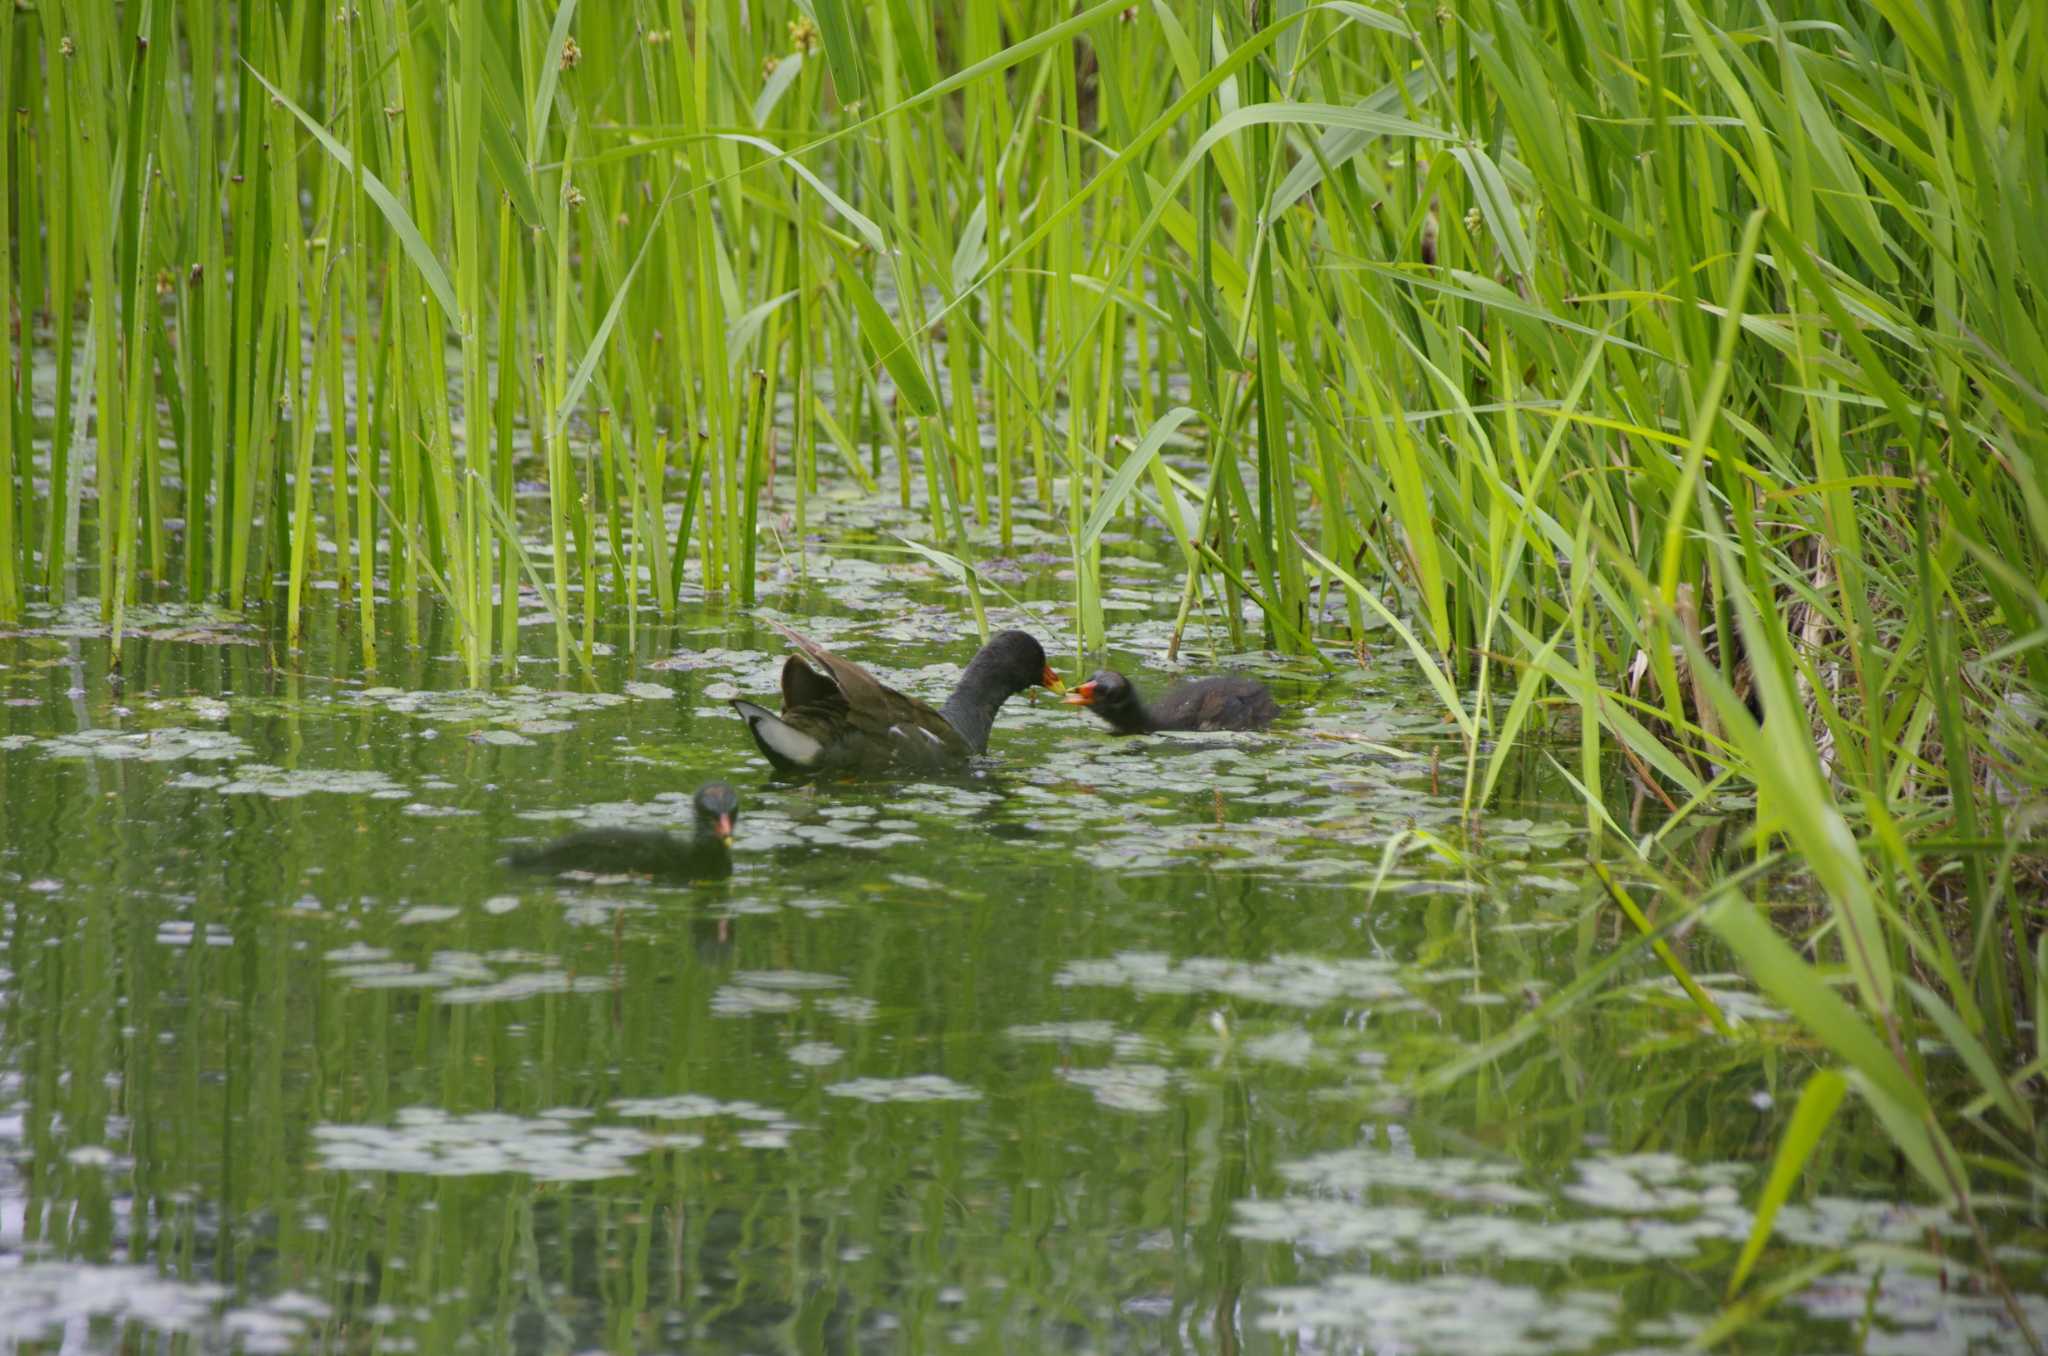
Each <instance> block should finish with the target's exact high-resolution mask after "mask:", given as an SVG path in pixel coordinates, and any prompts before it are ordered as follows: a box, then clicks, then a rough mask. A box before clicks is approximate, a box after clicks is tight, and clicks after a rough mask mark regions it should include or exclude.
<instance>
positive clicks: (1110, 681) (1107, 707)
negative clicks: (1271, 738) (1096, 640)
mask: <svg viewBox="0 0 2048 1356" xmlns="http://www.w3.org/2000/svg"><path fill="white" fill-rule="evenodd" d="M1067 703H1068V704H1069V705H1071V706H1085V707H1087V708H1088V709H1089V710H1090V711H1093V712H1094V713H1095V714H1096V715H1098V716H1100V717H1101V718H1102V719H1103V720H1104V721H1106V722H1107V723H1108V724H1109V727H1110V729H1111V731H1113V732H1114V733H1116V734H1120V735H1135V734H1154V733H1157V732H1158V731H1161V730H1263V729H1265V728H1266V727H1267V726H1268V725H1271V724H1272V723H1273V721H1274V719H1275V718H1276V717H1277V716H1278V715H1279V714H1280V704H1279V703H1278V702H1276V701H1274V700H1273V694H1272V693H1271V692H1269V691H1267V690H1266V685H1265V684H1264V683H1260V682H1254V681H1253V680H1252V679H1250V678H1196V679H1193V680H1192V681H1189V682H1185V683H1181V684H1178V685H1177V686H1175V687H1173V688H1170V689H1169V690H1168V691H1167V693H1166V695H1165V696H1164V697H1161V698H1160V699H1159V700H1158V701H1156V702H1149V703H1148V702H1147V701H1146V700H1145V699H1144V698H1143V697H1141V696H1139V695H1138V689H1137V688H1135V687H1133V686H1131V680H1130V679H1128V678H1126V677H1124V676H1123V675H1122V674H1121V673H1118V672H1117V671H1116V670H1115V669H1104V670H1102V671H1101V672H1100V673H1098V674H1096V675H1095V676H1094V677H1093V678H1090V679H1089V680H1088V681H1087V682H1085V683H1082V684H1081V685H1080V686H1079V687H1076V688H1075V689H1074V690H1073V691H1072V692H1069V693H1068V694H1067Z"/></svg>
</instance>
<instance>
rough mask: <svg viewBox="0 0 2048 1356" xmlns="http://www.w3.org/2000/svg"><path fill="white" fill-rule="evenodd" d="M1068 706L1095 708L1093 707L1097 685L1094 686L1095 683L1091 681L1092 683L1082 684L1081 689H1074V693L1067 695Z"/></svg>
mask: <svg viewBox="0 0 2048 1356" xmlns="http://www.w3.org/2000/svg"><path fill="white" fill-rule="evenodd" d="M1067 705H1069V706H1093V705H1095V684H1094V683H1093V682H1092V681H1091V682H1086V683H1082V684H1081V685H1080V686H1079V687H1076V688H1075V689H1074V690H1073V691H1072V692H1069V693H1068V694H1067Z"/></svg>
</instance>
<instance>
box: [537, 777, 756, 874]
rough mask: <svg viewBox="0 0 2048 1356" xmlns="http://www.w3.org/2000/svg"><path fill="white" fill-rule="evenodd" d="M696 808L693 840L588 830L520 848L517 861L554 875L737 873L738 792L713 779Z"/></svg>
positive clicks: (699, 796)
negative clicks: (734, 849)
mask: <svg viewBox="0 0 2048 1356" xmlns="http://www.w3.org/2000/svg"><path fill="white" fill-rule="evenodd" d="M691 806H692V808H693V809H694V810H695V811H696V822H695V824H694V825H693V826H692V829H691V833H690V836H689V837H688V838H683V837H680V836H678V835H676V834H672V833H663V832H662V831H661V830H659V829H626V828H602V829H583V830H580V831H578V832H576V833H572V834H567V835H565V836H563V837H561V838H557V839H555V840H554V841H553V842H551V843H547V844H545V845H543V846H541V847H537V848H527V849H523V850H521V851H518V852H515V853H513V854H512V858H511V864H512V865H513V866H515V867H518V868H519V869H520V870H523V871H539V872H545V873H547V874H549V875H557V874H560V873H561V872H564V871H584V872H588V873H590V874H591V875H598V876H618V875H631V876H654V877H658V878H660V879H664V880H709V879H713V878H715V877H719V876H726V875H730V874H732V830H733V823H734V821H735V820H737V819H738V818H739V813H740V798H739V795H738V793H737V792H735V791H734V790H733V789H732V788H731V787H730V786H727V785H726V784H725V783H724V782H712V783H710V784H709V785H707V786H704V787H702V788H700V789H699V790H698V792H697V794H696V796H695V797H694V798H693V799H692V801H691Z"/></svg>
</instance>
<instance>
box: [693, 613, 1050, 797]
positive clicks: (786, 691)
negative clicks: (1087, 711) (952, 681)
mask: <svg viewBox="0 0 2048 1356" xmlns="http://www.w3.org/2000/svg"><path fill="white" fill-rule="evenodd" d="M768 624H769V625H770V626H773V627H774V628H775V629H776V630H777V631H780V632H781V633H782V634H783V635H785V636H787V637H788V638H789V642H790V644H792V645H794V646H795V647H796V648H797V651H798V653H796V654H793V655H791V656H790V657H789V658H788V660H786V661H785V662H784V663H783V665H782V712H781V714H780V715H778V714H776V713H775V712H773V711H770V710H769V709H768V708H766V707H765V706H759V705H757V704H755V703H753V702H750V701H742V700H739V699H737V698H735V699H734V701H733V704H732V709H733V710H735V711H737V712H739V713H740V716H741V717H742V718H743V719H744V720H745V721H746V722H747V729H748V730H749V731H750V732H752V734H753V736H754V742H755V743H756V744H758V745H760V746H761V752H762V753H764V754H766V755H768V761H769V762H771V763H773V764H774V765H775V767H776V768H777V769H778V770H779V771H782V772H787V773H813V772H875V773H880V772H891V771H909V772H931V771H936V770H940V769H944V768H952V767H958V766H960V765H961V764H964V763H965V762H966V761H967V760H968V759H969V758H971V757H974V756H975V755H976V754H981V753H986V752H988V735H989V729H990V727H992V726H993V725H994V724H995V719H996V711H997V710H998V709H999V708H1000V707H1001V706H1002V704H1003V703H1004V702H1006V701H1008V700H1009V699H1010V698H1011V697H1014V696H1016V695H1017V694H1018V693H1019V692H1022V691H1023V690H1024V689H1025V688H1027V687H1039V686H1044V687H1049V688H1051V689H1053V690H1054V691H1055V692H1060V691H1064V690H1065V687H1064V685H1063V684H1062V683H1061V682H1060V679H1059V675H1058V674H1056V673H1054V672H1053V671H1052V669H1051V668H1050V667H1049V666H1048V665H1047V664H1046V662H1045V647H1043V646H1042V645H1040V644H1039V643H1038V642H1037V641H1036V640H1034V639H1032V638H1031V637H1030V636H1029V635H1027V634H1025V633H1024V632H1022V631H1000V632H998V633H997V634H996V635H995V636H994V637H993V638H991V639H990V641H989V643H988V644H986V645H984V646H982V647H981V650H980V651H979V652H978V653H977V654H976V655H975V656H974V658H973V659H971V660H969V661H968V664H967V671H966V672H965V673H962V674H961V675H960V682H959V685H958V686H956V687H955V688H954V689H953V695H952V696H951V697H948V698H947V699H946V704H945V705H944V706H942V707H940V708H939V709H938V710H936V711H934V710H932V708H931V707H929V706H926V705H925V704H924V703H923V702H921V701H918V700H917V699H916V698H914V697H906V696H905V695H903V694H902V693H901V692H898V691H897V690H896V689H894V688H892V687H885V686H883V685H882V683H881V682H880V681H878V680H877V679H876V678H875V676H874V675H873V674H872V673H869V672H868V671H867V670H866V669H864V668H862V667H861V666H860V665H858V664H856V663H854V662H853V661H852V660H850V659H841V658H840V657H839V656H838V655H836V654H833V653H832V652H831V651H830V650H827V649H826V648H825V647H824V646H822V645H820V644H818V643H817V642H815V641H812V640H807V639H805V638H804V637H803V636H800V635H798V634H797V633H796V632H795V631H792V630H790V629H789V628H788V627H787V626H783V625H782V624H780V623H779V622H774V621H770V622H769V623H768Z"/></svg>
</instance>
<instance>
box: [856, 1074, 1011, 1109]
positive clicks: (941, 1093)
mask: <svg viewBox="0 0 2048 1356" xmlns="http://www.w3.org/2000/svg"><path fill="white" fill-rule="evenodd" d="M825 1091H827V1092H829V1093H831V1094H832V1095H833V1096H834V1097H851V1098H854V1099H855V1100H856V1101H862V1102H975V1101H979V1100H981V1094H980V1093H978V1092H976V1091H975V1090H974V1089H973V1088H970V1087H968V1086H966V1085H965V1084H962V1083H955V1082H954V1081H953V1080H952V1079H950V1078H947V1077H946V1076H944V1075H943V1074H917V1075H914V1076H911V1077H908V1078H856V1079H854V1080H853V1081H852V1082H849V1083H834V1084H832V1085H831V1086H830V1087H828V1088H826V1089H825Z"/></svg>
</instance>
